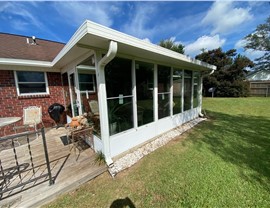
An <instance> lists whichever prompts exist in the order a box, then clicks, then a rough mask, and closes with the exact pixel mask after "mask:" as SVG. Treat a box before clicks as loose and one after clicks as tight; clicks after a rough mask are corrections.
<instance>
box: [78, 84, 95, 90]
mask: <svg viewBox="0 0 270 208" xmlns="http://www.w3.org/2000/svg"><path fill="white" fill-rule="evenodd" d="M80 90H81V91H86V90H88V91H94V84H93V83H80Z"/></svg>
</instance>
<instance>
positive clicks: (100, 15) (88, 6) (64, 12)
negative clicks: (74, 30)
mask: <svg viewBox="0 0 270 208" xmlns="http://www.w3.org/2000/svg"><path fill="white" fill-rule="evenodd" d="M54 8H55V9H56V10H57V11H58V13H59V14H60V15H61V16H62V17H63V18H64V19H65V20H66V21H69V23H70V24H72V25H74V26H76V27H78V26H79V25H81V24H82V23H83V22H84V21H85V20H86V19H89V20H91V21H94V22H97V23H99V24H102V25H104V26H108V27H109V26H111V25H112V24H113V20H112V18H111V17H110V11H112V12H116V11H117V7H116V6H115V5H111V4H108V3H103V2H91V3H89V2H56V3H54Z"/></svg>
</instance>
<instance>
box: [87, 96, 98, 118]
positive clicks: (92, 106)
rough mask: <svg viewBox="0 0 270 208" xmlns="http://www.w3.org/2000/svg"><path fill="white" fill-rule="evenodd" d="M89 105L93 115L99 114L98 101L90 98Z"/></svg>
mask: <svg viewBox="0 0 270 208" xmlns="http://www.w3.org/2000/svg"><path fill="white" fill-rule="evenodd" d="M89 106H90V109H91V113H92V114H93V116H99V108H98V101H96V100H90V101H89Z"/></svg>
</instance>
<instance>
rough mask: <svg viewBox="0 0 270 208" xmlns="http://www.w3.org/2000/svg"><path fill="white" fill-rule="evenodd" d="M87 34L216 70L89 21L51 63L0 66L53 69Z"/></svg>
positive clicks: (18, 62)
mask: <svg viewBox="0 0 270 208" xmlns="http://www.w3.org/2000/svg"><path fill="white" fill-rule="evenodd" d="M87 34H90V35H95V36H99V37H102V38H104V39H107V40H108V41H109V40H113V41H115V42H118V43H122V44H126V45H130V46H133V47H136V48H140V49H143V50H146V51H148V52H150V53H155V54H158V55H162V56H166V57H168V58H172V59H175V60H178V61H183V62H186V63H191V64H195V65H198V66H201V67H203V68H205V69H206V70H211V71H214V70H216V68H217V67H216V66H214V65H211V64H208V63H206V62H203V61H199V60H197V59H194V58H191V57H188V56H186V55H183V54H180V53H177V52H175V51H172V50H169V49H166V48H163V47H161V46H158V45H155V44H153V43H148V42H146V41H144V40H141V39H139V38H135V37H133V36H130V35H127V34H125V33H122V32H119V31H116V30H114V29H111V28H108V27H105V26H103V25H100V24H97V23H94V22H91V21H89V20H86V21H84V23H83V24H82V25H81V26H80V27H79V28H78V29H77V31H76V32H75V33H74V34H73V36H72V37H71V38H70V40H69V41H68V43H67V44H66V45H65V46H64V47H63V48H62V50H61V51H60V52H59V53H58V54H57V56H56V57H55V58H54V59H53V61H52V62H49V61H36V60H26V59H10V58H0V65H24V66H36V67H46V68H53V67H54V66H55V64H56V63H57V62H58V61H60V59H61V58H63V57H64V56H65V55H66V54H67V53H68V52H69V51H70V49H71V48H72V47H74V46H75V45H76V44H77V43H78V42H79V41H80V40H81V39H82V38H83V37H84V36H85V35H87ZM25 37H27V36H25ZM52 42H53V41H52Z"/></svg>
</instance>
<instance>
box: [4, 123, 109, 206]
mask: <svg viewBox="0 0 270 208" xmlns="http://www.w3.org/2000/svg"><path fill="white" fill-rule="evenodd" d="M62 136H66V130H65V129H64V128H59V129H51V130H50V131H48V132H46V143H47V147H48V153H49V160H50V167H51V173H52V177H53V178H55V184H53V185H51V186H50V185H49V182H48V181H45V180H48V177H46V178H42V179H39V180H36V181H35V182H33V183H30V184H27V185H25V186H23V187H20V188H17V189H16V190H13V191H11V192H7V193H4V194H3V196H2V199H1V201H0V207H1V206H10V207H38V206H41V205H42V204H44V203H48V202H49V201H51V200H53V199H55V198H56V197H57V196H58V195H60V194H62V193H64V192H66V191H69V190H72V189H75V188H77V187H78V186H79V185H81V184H82V183H85V182H87V181H89V180H91V179H92V178H94V177H96V176H98V175H99V174H101V173H103V172H105V171H106V170H107V167H106V166H105V165H102V166H99V165H97V164H95V153H94V151H93V150H92V149H91V148H90V147H88V146H86V145H84V146H83V147H84V148H83V149H81V150H80V151H79V149H78V148H75V147H74V146H73V145H72V144H69V145H64V144H63V142H62V141H61V139H60V137H62ZM86 147H88V148H86ZM30 149H31V153H32V160H33V164H34V168H33V167H32V163H31V160H30V156H29V149H28V145H27V144H24V145H21V146H19V147H17V148H16V153H17V157H18V162H19V164H27V165H26V166H27V168H25V169H24V170H23V171H22V172H21V176H22V180H20V179H19V176H18V174H17V175H14V176H13V177H12V178H11V179H10V181H9V185H12V184H16V183H17V184H18V183H19V182H18V181H20V182H24V181H28V180H30V179H32V178H34V175H35V176H36V177H37V176H40V175H42V174H44V173H47V169H46V162H45V156H44V150H43V144H42V139H41V138H37V139H34V140H33V141H31V143H30ZM75 150H76V151H75ZM0 157H1V161H2V165H3V168H4V169H7V168H12V167H14V166H15V165H16V164H15V162H14V153H13V149H6V150H2V151H1V152H0ZM33 170H34V173H33ZM44 181H45V182H44ZM39 183H40V184H39ZM35 184H39V185H36V186H34V185H35ZM19 190H23V191H21V192H20V193H17V194H15V195H12V194H14V193H15V192H16V191H19Z"/></svg>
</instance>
